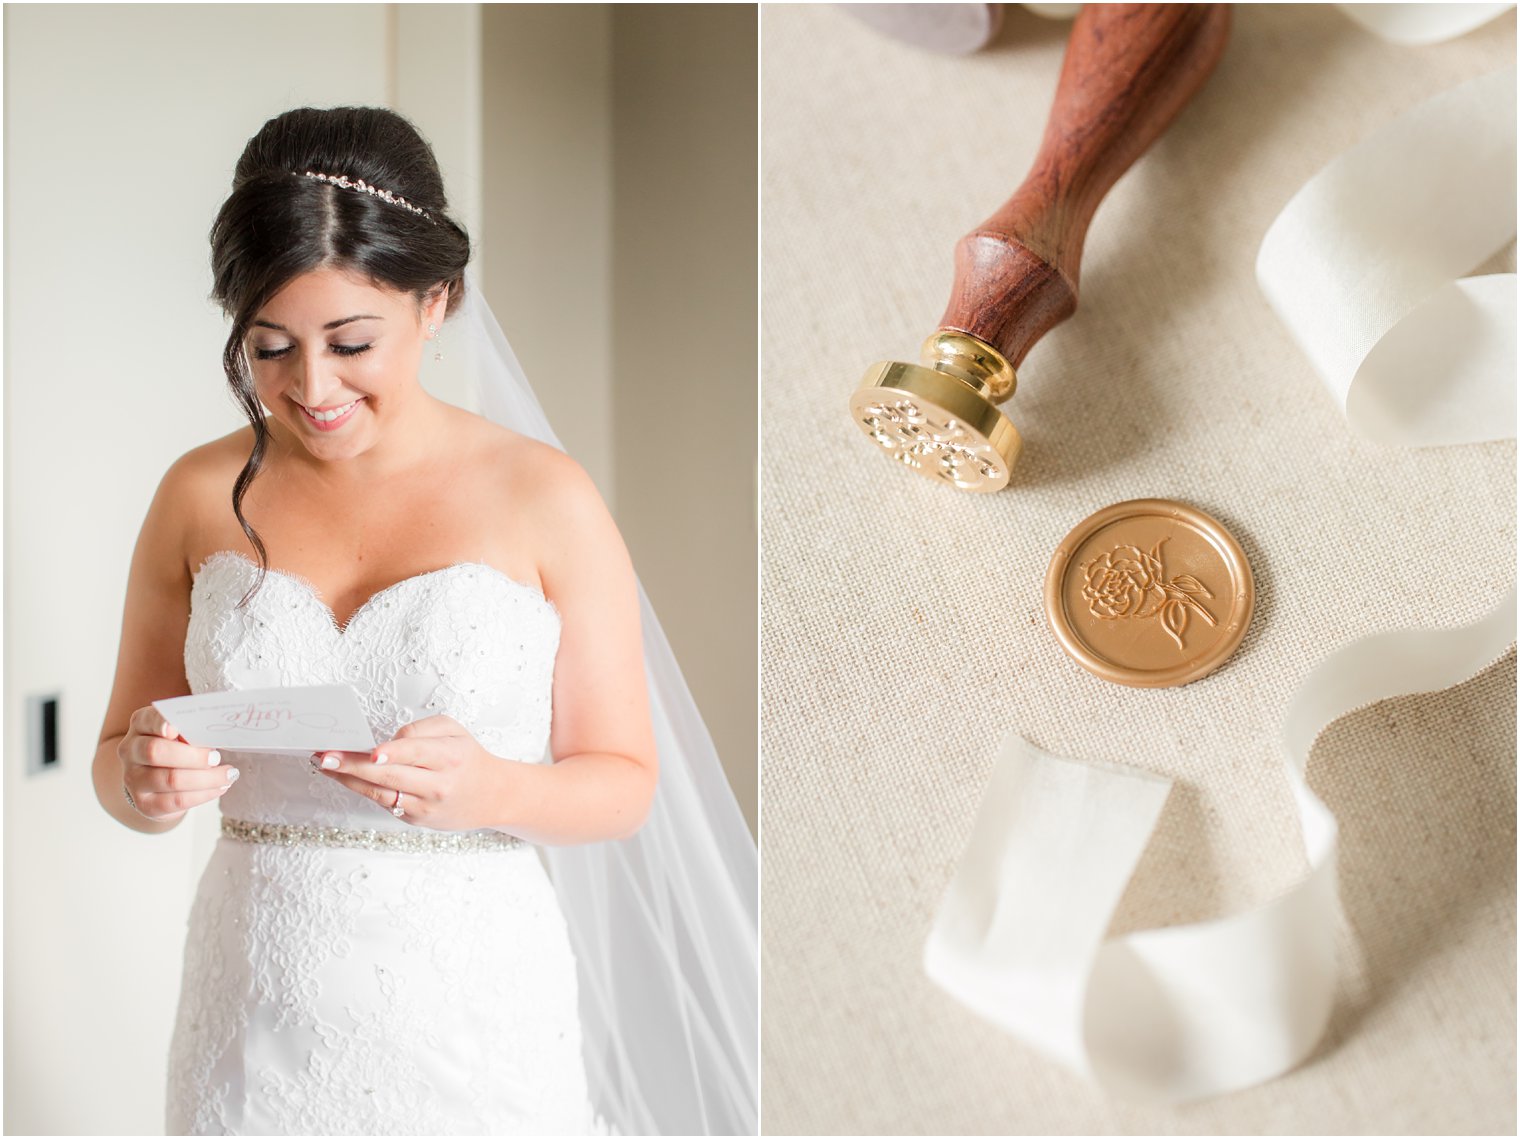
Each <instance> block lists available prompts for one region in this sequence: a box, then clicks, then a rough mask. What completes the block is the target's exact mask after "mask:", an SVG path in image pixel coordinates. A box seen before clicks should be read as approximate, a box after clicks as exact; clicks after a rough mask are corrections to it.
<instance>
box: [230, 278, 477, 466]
mask: <svg viewBox="0 0 1520 1139" xmlns="http://www.w3.org/2000/svg"><path fill="white" fill-rule="evenodd" d="M446 301H447V296H446V294H441V295H440V296H439V297H438V299H437V300H436V301H435V302H434V303H433V304H431V305H429V306H428V308H427V309H425V310H424V311H423V312H421V313H420V314H419V312H418V309H417V304H416V301H415V300H414V299H413V298H412V296H411V295H410V294H408V293H401V292H395V291H393V290H391V289H387V288H377V287H376V286H375V285H374V284H372V283H371V282H369V281H368V280H367V279H366V278H364V277H362V276H360V275H358V274H356V273H352V272H350V271H348V270H344V269H334V268H323V269H314V270H312V271H311V272H309V273H305V274H303V275H301V276H299V277H296V278H295V279H293V280H292V281H291V282H290V283H289V284H287V285H286V286H285V287H284V288H283V289H281V290H280V291H279V292H278V293H276V294H275V295H274V297H272V298H271V299H270V301H269V303H268V304H266V305H265V306H264V307H263V308H262V309H260V310H259V312H258V313H257V314H256V315H255V317H254V321H253V326H252V327H251V328H250V329H249V333H248V338H247V341H246V346H247V351H248V362H249V366H250V367H251V368H252V371H253V384H254V390H255V391H256V392H257V393H258V397H259V401H260V402H261V403H262V404H263V405H264V406H265V407H266V408H267V409H268V410H269V413H270V415H271V416H272V417H273V418H274V419H275V420H277V421H278V422H279V423H280V424H283V425H284V426H285V427H286V428H288V429H289V432H290V434H291V436H292V437H293V439H294V440H295V441H297V442H299V443H300V444H301V445H302V446H304V447H305V448H306V449H307V450H308V451H310V452H311V454H312V455H313V456H315V457H316V458H319V459H344V458H352V457H353V456H355V455H358V454H361V453H362V452H364V451H367V450H369V449H370V447H372V446H374V444H375V443H376V442H378V441H379V440H380V439H382V438H383V437H384V436H385V435H386V433H387V432H388V431H394V430H396V427H397V424H399V423H400V422H402V421H403V420H404V419H405V417H406V409H407V407H408V405H409V404H412V403H413V402H415V401H416V400H417V399H419V398H420V397H421V394H422V388H421V385H420V384H419V383H418V380H417V370H418V365H419V363H420V361H421V359H422V352H423V346H424V345H425V344H426V343H427V341H428V340H429V339H431V335H432V334H431V333H429V332H428V330H427V325H428V322H429V321H431V322H433V323H434V324H438V323H441V321H442V319H443V309H444V306H445V303H446Z"/></svg>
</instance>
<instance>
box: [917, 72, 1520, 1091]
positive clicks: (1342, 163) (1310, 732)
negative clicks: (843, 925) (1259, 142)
mask: <svg viewBox="0 0 1520 1139" xmlns="http://www.w3.org/2000/svg"><path fill="white" fill-rule="evenodd" d="M1514 234H1515V72H1514V69H1508V70H1506V71H1503V72H1499V73H1497V74H1495V75H1490V76H1485V77H1483V78H1482V79H1478V80H1475V81H1473V82H1471V83H1467V84H1464V85H1463V86H1461V87H1458V88H1455V89H1453V90H1451V91H1448V92H1446V93H1444V94H1442V95H1439V96H1437V97H1435V98H1434V99H1431V100H1430V101H1428V102H1427V103H1425V104H1423V105H1422V106H1420V107H1417V108H1415V109H1414V110H1413V111H1411V112H1409V113H1408V114H1406V115H1405V116H1403V117H1402V118H1401V119H1399V120H1398V121H1396V122H1395V123H1393V124H1391V125H1390V126H1389V127H1387V128H1385V129H1384V130H1382V131H1380V132H1378V133H1377V134H1375V135H1373V136H1372V137H1371V138H1369V139H1367V140H1365V141H1364V142H1362V143H1361V144H1359V145H1358V146H1356V147H1354V148H1352V149H1351V150H1350V151H1348V152H1347V153H1345V154H1343V155H1341V156H1340V157H1339V158H1337V159H1336V160H1335V161H1333V162H1332V163H1331V164H1330V165H1329V166H1327V167H1326V168H1325V169H1324V170H1322V171H1321V172H1320V173H1319V174H1317V175H1316V176H1315V177H1314V178H1313V179H1311V180H1310V181H1309V183H1308V184H1306V185H1305V186H1304V187H1303V188H1302V189H1301V190H1300V191H1299V192H1298V194H1296V195H1295V196H1294V197H1293V199H1292V200H1291V201H1290V202H1289V204H1288V206H1287V207H1286V208H1285V209H1284V210H1283V212H1282V214H1281V215H1280V216H1279V217H1278V218H1277V220H1276V221H1275V222H1274V223H1273V224H1272V226H1271V228H1270V229H1269V231H1268V233H1267V236H1266V239H1265V240H1264V242H1263V244H1262V248H1261V253H1260V256H1259V258H1258V262H1257V273H1258V280H1259V281H1260V283H1261V287H1262V289H1263V291H1264V293H1265V294H1266V296H1267V297H1268V299H1269V301H1270V302H1271V304H1272V306H1273V307H1274V308H1275V309H1276V311H1277V312H1278V314H1279V315H1280V316H1281V317H1282V319H1283V321H1284V323H1285V324H1286V325H1287V326H1288V328H1289V330H1290V331H1291V333H1292V334H1293V336H1294V338H1295V339H1296V340H1297V341H1298V343H1299V344H1300V345H1301V346H1302V347H1303V349H1304V351H1305V353H1306V354H1307V355H1308V357H1309V359H1310V360H1311V361H1312V362H1313V364H1314V367H1315V369H1316V371H1317V372H1318V373H1319V374H1320V376H1321V377H1322V378H1323V379H1324V381H1325V383H1326V385H1327V386H1328V387H1329V389H1330V391H1331V394H1332V396H1334V397H1335V398H1336V400H1337V402H1338V405H1339V406H1340V407H1341V408H1342V409H1343V411H1344V412H1345V414H1346V416H1347V418H1348V419H1349V420H1350V421H1351V422H1352V423H1353V424H1355V425H1356V427H1357V428H1358V429H1359V430H1361V431H1363V432H1365V433H1366V434H1369V435H1371V436H1373V437H1375V438H1379V439H1383V440H1387V441H1390V442H1398V443H1402V444H1405V445H1410V446H1421V445H1426V446H1428V445H1434V444H1442V443H1455V442H1469V441H1477V440H1482V439H1492V438H1499V437H1506V436H1512V435H1513V428H1514V419H1515V411H1514V387H1515V300H1514V298H1515V288H1514V276H1513V274H1506V275H1499V276H1498V277H1497V278H1496V277H1478V278H1468V279H1466V280H1453V278H1454V277H1456V276H1457V275H1458V274H1460V273H1463V272H1466V271H1469V270H1471V269H1472V267H1473V266H1475V265H1477V264H1479V263H1480V262H1481V261H1482V260H1483V259H1484V258H1486V257H1488V256H1490V255H1492V254H1493V253H1494V252H1496V251H1497V250H1498V249H1500V248H1502V246H1503V245H1504V244H1505V243H1506V242H1507V241H1509V240H1511V239H1512V238H1513V237H1514ZM1515 620H1516V595H1515V590H1514V588H1513V587H1511V589H1510V591H1509V593H1508V594H1507V596H1506V597H1505V598H1504V599H1503V600H1502V601H1501V602H1500V603H1499V604H1498V605H1497V606H1496V607H1495V608H1494V609H1493V610H1491V611H1490V612H1489V613H1488V614H1487V615H1486V616H1484V617H1483V618H1481V619H1480V620H1478V621H1476V622H1474V623H1473V624H1470V625H1466V626H1462V627H1460V628H1455V629H1404V630H1396V631H1392V632H1384V633H1378V634H1374V635H1371V636H1367V637H1363V638H1361V639H1359V640H1357V641H1353V642H1352V643H1351V644H1349V645H1346V646H1343V647H1342V648H1340V649H1339V650H1337V651H1336V652H1334V653H1332V654H1331V655H1330V656H1329V657H1328V658H1326V659H1325V660H1323V661H1322V662H1320V664H1319V665H1317V666H1316V667H1315V668H1314V669H1313V670H1311V672H1310V673H1309V674H1308V675H1307V676H1306V677H1305V678H1304V679H1303V681H1302V682H1301V683H1300V684H1299V686H1298V688H1297V690H1296V692H1295V694H1294V696H1293V697H1292V699H1291V700H1290V702H1289V706H1288V710H1287V713H1286V715H1285V717H1284V720H1283V724H1282V726H1281V743H1282V749H1283V754H1284V773H1285V777H1286V778H1287V780H1288V783H1289V786H1290V788H1291V790H1292V792H1293V800H1294V803H1295V806H1296V810H1297V816H1298V822H1299V825H1300V828H1301V831H1302V835H1303V841H1304V852H1305V856H1306V862H1307V865H1308V872H1307V874H1306V875H1305V877H1304V878H1302V879H1301V880H1300V881H1299V882H1297V883H1296V884H1295V885H1294V886H1292V887H1291V888H1290V889H1288V890H1287V891H1285V892H1284V893H1282V894H1281V895H1279V896H1278V897H1276V898H1273V899H1271V900H1270V901H1267V902H1265V903H1263V904H1261V905H1258V906H1255V907H1253V908H1251V909H1249V910H1246V911H1244V912H1242V913H1237V914H1233V915H1230V916H1228V917H1225V918H1221V919H1218V920H1214V921H1207V922H1197V923H1193V924H1189V925H1179V926H1171V927H1166V928H1161V929H1152V930H1144V931H1141V932H1137V933H1131V934H1128V935H1126V936H1123V937H1119V938H1115V939H1113V940H1110V941H1105V940H1104V934H1105V932H1106V931H1107V929H1108V926H1109V924H1110V922H1111V921H1112V918H1113V914H1114V911H1115V908H1116V907H1117V905H1118V903H1119V899H1120V897H1121V895H1122V894H1123V892H1124V888H1125V886H1126V884H1127V883H1128V882H1129V879H1130V877H1131V875H1132V874H1133V873H1134V869H1135V866H1136V864H1137V863H1138V861H1139V859H1140V856H1141V853H1142V852H1143V851H1144V849H1145V846H1146V843H1147V842H1148V841H1149V838H1150V835H1151V831H1152V829H1153V827H1154V826H1155V822H1156V819H1157V818H1158V817H1159V815H1160V813H1161V809H1162V806H1163V804H1164V803H1165V800H1166V796H1167V793H1168V791H1169V789H1170V787H1171V782H1170V780H1168V779H1165V778H1164V777H1161V776H1157V775H1154V774H1150V773H1147V772H1142V771H1137V770H1133V769H1130V768H1125V767H1120V766H1116V765H1112V764H1104V763H1093V762H1087V761H1075V760H1070V759H1062V758H1059V757H1057V756H1054V755H1051V754H1050V753H1048V752H1045V751H1043V750H1041V749H1040V748H1038V747H1036V746H1034V745H1033V744H1031V743H1029V742H1028V741H1026V740H1024V739H1022V738H1020V737H1019V736H1018V735H1017V734H1010V735H1008V736H1007V737H1006V738H1005V739H1004V741H1003V744H1002V747H1001V750H1000V752H999V756H998V760H997V763H996V765H995V767H994V769H993V773H992V776H991V779H990V780H989V783H988V787H987V791H986V793H985V797H984V798H983V801H982V804H981V807H980V809H979V811H978V813H977V818H976V821H975V824H974V825H973V829H972V834H971V840H970V842H969V844H968V845H967V848H966V853H965V855H964V856H963V857H962V860H961V862H960V865H959V866H958V868H957V870H956V872H955V875H954V878H953V879H952V881H951V883H950V886H949V889H948V891H947V893H946V895H945V898H944V901H943V902H942V904H941V907H940V909H939V912H938V914H937V915H936V917H935V921H934V925H933V928H932V930H931V931H930V934H929V938H928V942H927V945H926V947H925V953H924V965H925V969H926V970H927V972H928V974H929V976H930V978H932V979H933V980H934V981H935V982H936V983H937V984H938V985H940V986H941V987H942V988H944V989H945V990H946V991H947V992H949V993H950V994H951V995H952V996H954V997H956V998H957V999H958V1000H960V1001H961V1002H962V1003H964V1004H965V1005H966V1006H968V1007H969V1008H971V1009H972V1010H973V1011H975V1012H976V1013H978V1014H980V1015H981V1016H983V1017H985V1018H986V1019H987V1020H989V1021H991V1022H992V1023H993V1024H995V1025H998V1026H999V1027H1001V1028H1003V1029H1004V1030H1006V1031H1007V1032H1009V1033H1010V1034H1012V1035H1013V1036H1015V1037H1016V1038H1018V1039H1019V1040H1021V1041H1023V1042H1024V1043H1026V1044H1028V1045H1029V1046H1031V1047H1033V1048H1035V1049H1037V1050H1038V1051H1040V1052H1042V1053H1044V1054H1046V1055H1048V1056H1049V1057H1051V1058H1052V1059H1054V1060H1057V1061H1059V1062H1061V1063H1063V1064H1065V1065H1066V1066H1068V1067H1069V1068H1071V1069H1073V1070H1074V1071H1076V1072H1078V1073H1080V1074H1082V1075H1084V1076H1087V1077H1088V1078H1090V1079H1092V1080H1094V1081H1096V1082H1097V1083H1099V1084H1100V1085H1101V1086H1103V1087H1105V1088H1106V1089H1108V1090H1110V1091H1112V1092H1115V1093H1118V1094H1122V1095H1128V1096H1131V1097H1136V1098H1143V1099H1152V1100H1161V1101H1166V1102H1178V1101H1185V1100H1192V1099H1200V1098H1204V1097H1207V1096H1211V1095H1217V1094H1221V1093H1224V1092H1229V1091H1234V1090H1238V1089H1241V1088H1245V1087H1249V1086H1251V1085H1253V1084H1258V1083H1261V1082H1263V1081H1265V1080H1269V1079H1271V1078H1273V1077H1275V1076H1278V1075H1280V1074H1282V1073H1283V1072H1286V1071H1288V1070H1289V1069H1291V1068H1292V1067H1294V1066H1295V1065H1297V1064H1299V1063H1300V1062H1302V1061H1303V1060H1304V1059H1305V1058H1306V1057H1307V1056H1308V1055H1309V1053H1310V1052H1311V1051H1312V1050H1313V1048H1314V1047H1315V1045H1316V1043H1317V1042H1318V1040H1319V1038H1320V1036H1321V1034H1322V1033H1323V1031H1324V1028H1325V1025H1326V1023H1327V1022H1328V1020H1329V1017H1330V1013H1331V1010H1332V1007H1333V1003H1334V994H1335V989H1336V980H1337V963H1336V954H1335V941H1336V935H1337V929H1338V928H1339V927H1340V924H1341V918H1340V903H1339V896H1338V890H1337V881H1336V851H1337V842H1338V835H1337V827H1336V822H1335V817H1334V815H1332V814H1331V813H1330V811H1329V809H1328V808H1327V807H1326V806H1325V805H1324V803H1322V802H1321V801H1320V800H1319V799H1318V798H1317V797H1316V796H1315V795H1314V793H1313V792H1312V791H1311V790H1310V789H1309V786H1308V784H1307V782H1306V781H1305V778H1304V770H1305V767H1306V765H1307V763H1308V759H1309V752H1310V750H1311V748H1312V746H1313V743H1314V740H1315V738H1316V737H1317V736H1318V735H1319V733H1320V732H1321V731H1322V730H1324V728H1325V727H1326V726H1328V725H1329V724H1330V723H1332V722H1333V721H1335V720H1337V719H1339V718H1340V717H1341V716H1344V715H1346V714H1347V713H1348V712H1351V711H1353V710H1355V709H1357V708H1360V707H1363V706H1366V705H1368V704H1370V703H1373V702H1375V701H1378V700H1383V699H1387V698H1389V697H1393V696H1399V695H1407V694H1413V693H1418V692H1433V691H1439V690H1441V689H1443V688H1448V687H1450V686H1451V685H1453V684H1456V683H1458V682H1460V681H1462V680H1464V679H1466V678H1468V677H1470V676H1472V675H1474V674H1475V673H1477V672H1478V671H1480V670H1481V669H1482V668H1483V667H1485V666H1486V665H1488V664H1491V663H1492V662H1493V661H1495V660H1497V659H1498V658H1499V657H1500V656H1501V655H1502V654H1503V653H1504V652H1505V650H1506V649H1507V648H1508V647H1509V645H1511V644H1512V643H1513V642H1514V638H1515Z"/></svg>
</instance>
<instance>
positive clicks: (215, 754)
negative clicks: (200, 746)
mask: <svg viewBox="0 0 1520 1139" xmlns="http://www.w3.org/2000/svg"><path fill="white" fill-rule="evenodd" d="M206 762H207V763H209V764H210V765H211V766H212V767H215V766H216V765H217V764H219V763H221V762H222V753H221V752H219V751H217V750H216V749H215V748H212V749H211V751H210V752H209V753H207V755H206Z"/></svg>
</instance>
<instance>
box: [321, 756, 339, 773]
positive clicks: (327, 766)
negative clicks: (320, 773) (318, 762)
mask: <svg viewBox="0 0 1520 1139" xmlns="http://www.w3.org/2000/svg"><path fill="white" fill-rule="evenodd" d="M337 766H338V757H337V756H335V755H332V754H330V753H329V754H328V755H324V756H323V757H322V768H323V770H325V771H332V770H333V769H334V768H336V767H337Z"/></svg>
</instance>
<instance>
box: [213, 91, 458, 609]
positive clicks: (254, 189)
mask: <svg viewBox="0 0 1520 1139" xmlns="http://www.w3.org/2000/svg"><path fill="white" fill-rule="evenodd" d="M307 171H312V172H315V173H320V174H326V175H331V176H334V177H346V178H348V179H349V180H350V181H355V182H357V181H360V180H362V181H363V182H365V183H366V184H368V185H369V186H372V187H374V188H375V189H376V190H380V191H386V192H389V193H390V194H393V195H395V196H396V197H399V198H403V199H405V200H406V201H407V202H410V203H411V204H412V205H413V206H415V207H418V208H420V209H421V210H422V211H423V213H422V214H418V213H415V212H413V211H412V210H410V209H407V208H406V207H405V206H402V205H399V204H397V203H395V202H389V201H385V200H384V199H383V198H380V197H377V196H375V195H373V194H369V193H366V192H364V191H362V190H358V189H350V188H345V187H342V186H335V185H332V184H331V183H329V182H324V181H321V180H318V179H316V178H309V177H307V176H306V172H307ZM448 209H449V203H448V198H447V197H446V196H445V195H444V192H443V176H442V174H440V173H439V170H438V160H437V159H436V158H434V157H433V151H432V148H431V147H429V146H428V144H427V142H426V141H425V140H424V139H423V137H422V135H421V134H419V133H418V131H417V128H416V127H414V126H413V125H412V124H411V123H410V122H408V121H407V120H406V119H404V118H403V117H402V116H400V115H398V114H396V113H395V112H394V111H388V110H386V109H384V108H383V107H332V108H329V109H327V110H318V109H317V108H314V107H301V108H300V109H298V110H294V111H286V112H285V113H284V114H282V115H278V116H276V117H275V118H272V119H270V120H269V121H268V122H267V123H265V124H264V125H263V126H262V127H260V128H259V132H258V134H256V135H254V136H253V137H252V138H251V139H249V140H248V145H247V146H245V147H244V148H243V154H242V157H240V158H239V159H238V162H237V168H236V169H235V170H234V171H233V174H232V193H231V194H230V195H229V196H228V198H227V200H226V201H225V202H223V203H222V208H221V209H220V210H219V211H218V212H217V215H216V221H215V222H214V223H213V224H212V226H211V277H212V282H213V283H212V289H211V298H212V300H214V301H216V303H217V304H219V305H220V306H221V308H222V311H223V312H224V313H226V314H227V316H228V317H230V318H231V320H232V329H231V331H230V332H229V333H228V336H227V346H226V348H225V349H224V350H223V352H222V368H223V370H224V371H226V373H227V384H228V386H229V387H231V389H232V395H233V398H234V399H236V400H237V402H238V405H239V406H240V407H241V408H242V409H243V412H244V414H246V415H247V416H248V422H249V423H250V424H252V425H253V450H252V452H251V453H250V454H249V456H248V462H247V463H245V464H244V465H243V469H242V471H241V472H240V473H239V474H238V477H237V481H236V482H235V483H234V484H233V488H232V511H233V513H234V514H235V515H236V516H237V520H238V524H239V525H241V526H242V528H243V533H245V534H246V535H248V540H249V541H250V542H251V543H253V548H254V549H255V550H256V551H257V552H258V555H259V576H258V579H257V580H256V581H255V582H254V585H253V588H252V589H250V590H249V592H248V594H247V596H245V597H244V598H243V601H244V602H246V601H247V600H248V598H249V597H252V596H253V594H254V593H255V592H257V590H258V588H259V586H260V585H261V584H263V581H264V576H265V573H266V572H267V570H268V568H269V557H268V554H267V552H266V551H265V549H264V543H263V541H262V540H261V539H260V538H259V536H258V534H257V533H255V532H254V529H253V527H251V526H250V525H249V524H248V520H247V519H246V518H244V517H243V496H244V495H245V494H246V493H247V491H248V488H249V486H250V485H252V483H253V480H254V478H255V477H256V476H257V475H258V473H259V468H260V467H261V466H262V465H263V461H264V452H265V448H266V446H267V445H268V441H269V428H268V427H267V426H266V425H265V423H264V412H263V409H262V407H261V406H260V404H259V398H258V395H257V394H256V393H255V391H254V387H253V377H252V375H251V374H250V373H249V370H248V364H247V360H246V357H245V355H244V352H243V340H244V338H245V337H246V336H247V335H248V330H249V327H250V326H251V325H252V323H253V319H254V317H255V315H256V314H257V313H258V311H259V309H261V308H262V307H263V306H264V305H265V304H267V303H268V301H269V300H270V298H272V297H273V296H274V295H275V294H276V293H278V292H279V291H280V290H281V289H282V288H284V287H285V286H286V285H287V284H288V283H289V282H290V281H292V280H294V279H295V278H296V277H298V276H300V275H301V274H303V273H307V272H310V271H311V270H313V269H320V268H327V267H335V268H341V269H349V270H353V271H355V272H357V273H360V274H362V275H363V276H365V277H368V278H369V279H370V280H371V281H373V282H375V283H376V284H377V285H383V286H387V287H389V288H391V289H394V290H396V291H398V292H407V293H411V294H412V296H413V297H415V298H416V300H417V303H418V305H419V306H421V305H423V304H424V303H425V302H426V301H427V300H429V299H430V298H431V297H433V296H436V295H437V291H438V289H439V288H440V287H442V286H444V285H447V286H448V289H449V300H448V307H447V310H446V312H445V317H447V316H448V315H450V314H452V313H453V312H454V310H455V309H456V308H457V307H458V306H459V303H460V302H461V301H462V300H463V299H464V269H465V265H466V264H468V263H469V260H470V238H469V235H468V234H466V233H465V231H464V227H463V226H461V225H460V224H459V223H458V222H456V221H455V220H454V219H453V218H451V217H449V215H448Z"/></svg>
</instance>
